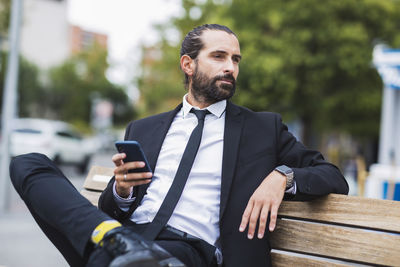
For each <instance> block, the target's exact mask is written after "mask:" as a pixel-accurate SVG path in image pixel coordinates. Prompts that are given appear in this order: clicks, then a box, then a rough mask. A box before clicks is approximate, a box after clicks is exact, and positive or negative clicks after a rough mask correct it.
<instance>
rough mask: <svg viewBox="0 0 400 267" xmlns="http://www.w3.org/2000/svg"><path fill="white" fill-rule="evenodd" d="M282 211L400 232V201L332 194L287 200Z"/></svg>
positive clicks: (290, 216) (283, 212)
mask: <svg viewBox="0 0 400 267" xmlns="http://www.w3.org/2000/svg"><path fill="white" fill-rule="evenodd" d="M279 215H280V216H282V217H289V218H306V219H310V220H316V221H324V222H334V223H340V224H348V225H358V226H362V227H367V228H374V229H382V230H389V231H395V232H398V233H400V202H399V201H391V200H380V199H370V198H363V197H355V196H344V195H338V194H330V195H329V196H326V197H323V198H319V199H316V200H313V201H308V202H298V201H283V202H282V205H281V207H280V208H279Z"/></svg>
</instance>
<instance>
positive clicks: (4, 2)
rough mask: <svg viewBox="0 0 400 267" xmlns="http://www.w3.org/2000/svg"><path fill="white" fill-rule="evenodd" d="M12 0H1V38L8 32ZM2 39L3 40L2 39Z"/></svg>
mask: <svg viewBox="0 0 400 267" xmlns="http://www.w3.org/2000/svg"><path fill="white" fill-rule="evenodd" d="M10 7H11V0H0V38H1V35H3V34H5V33H7V31H8V24H9V21H10ZM0 41H1V40H0Z"/></svg>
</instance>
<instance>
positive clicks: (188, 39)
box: [180, 24, 236, 88]
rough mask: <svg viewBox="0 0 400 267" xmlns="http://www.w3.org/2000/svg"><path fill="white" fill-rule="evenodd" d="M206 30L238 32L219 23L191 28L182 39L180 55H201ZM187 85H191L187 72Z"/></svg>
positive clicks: (194, 56)
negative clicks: (202, 36) (202, 37)
mask: <svg viewBox="0 0 400 267" xmlns="http://www.w3.org/2000/svg"><path fill="white" fill-rule="evenodd" d="M206 30H215V31H224V32H227V33H229V34H233V35H235V36H236V34H235V33H234V32H233V31H232V30H231V29H229V28H228V27H226V26H224V25H219V24H204V25H201V26H198V27H196V28H194V29H193V30H191V31H190V32H189V33H188V34H187V35H186V36H185V39H183V41H182V46H181V52H180V57H182V56H183V55H188V56H189V57H190V58H191V59H196V58H197V56H198V55H199V52H200V50H201V49H202V48H203V47H204V43H203V42H202V41H201V35H202V34H203V32H204V31H206ZM184 83H185V87H186V88H188V86H189V76H188V75H187V74H186V73H185V82H184Z"/></svg>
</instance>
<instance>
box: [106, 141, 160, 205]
mask: <svg viewBox="0 0 400 267" xmlns="http://www.w3.org/2000/svg"><path fill="white" fill-rule="evenodd" d="M115 145H116V147H117V149H118V151H119V152H120V153H117V154H115V155H113V157H112V161H113V162H114V164H115V166H116V168H115V169H114V176H115V181H116V187H115V189H116V191H117V194H118V195H119V196H121V197H123V198H127V197H128V196H129V195H130V193H131V191H132V188H133V187H134V186H138V185H142V184H147V183H150V181H151V178H152V177H153V173H152V172H151V169H150V167H149V165H148V163H147V160H146V157H145V156H144V153H143V151H142V149H141V148H140V145H139V143H137V142H135V141H118V142H116V143H115Z"/></svg>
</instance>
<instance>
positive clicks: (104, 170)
mask: <svg viewBox="0 0 400 267" xmlns="http://www.w3.org/2000/svg"><path fill="white" fill-rule="evenodd" d="M113 175H114V169H113V168H109V167H102V166H93V167H92V168H90V171H89V174H88V176H87V178H86V180H85V183H84V184H83V188H86V189H90V190H99V191H103V190H104V189H105V188H106V186H107V184H108V181H109V180H110V179H111V177H112V176H113Z"/></svg>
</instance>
